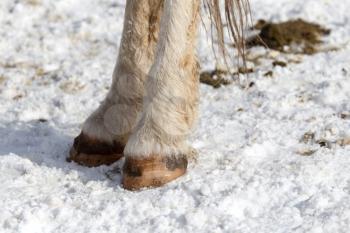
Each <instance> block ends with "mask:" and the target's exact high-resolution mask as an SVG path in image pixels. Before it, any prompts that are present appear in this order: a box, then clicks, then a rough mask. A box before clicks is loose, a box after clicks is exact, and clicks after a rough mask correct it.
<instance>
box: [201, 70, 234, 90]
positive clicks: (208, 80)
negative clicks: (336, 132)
mask: <svg viewBox="0 0 350 233" xmlns="http://www.w3.org/2000/svg"><path fill="white" fill-rule="evenodd" d="M227 75H228V72H227V71H222V70H218V69H215V70H213V71H203V72H202V73H201V74H200V82H201V83H204V84H207V85H210V86H212V87H214V88H219V87H221V86H225V85H229V84H230V83H232V80H230V79H227V78H226V77H225V76H227Z"/></svg>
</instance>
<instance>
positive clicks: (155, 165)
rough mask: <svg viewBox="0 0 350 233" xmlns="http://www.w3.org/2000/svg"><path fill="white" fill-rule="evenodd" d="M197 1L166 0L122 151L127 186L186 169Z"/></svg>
mask: <svg viewBox="0 0 350 233" xmlns="http://www.w3.org/2000/svg"><path fill="white" fill-rule="evenodd" d="M199 5H200V0H165V1H164V9H163V14H162V17H161V22H160V32H159V41H158V44H157V49H156V54H155V61H154V63H153V65H152V67H151V70H150V72H149V77H148V79H147V82H146V95H145V97H144V106H143V111H142V116H141V119H140V121H139V122H138V124H137V126H136V128H135V130H134V131H133V133H132V134H131V136H130V138H129V140H128V142H127V144H126V147H125V150H124V155H125V164H124V167H123V181H122V182H123V186H124V188H126V189H130V190H137V189H140V188H143V187H155V186H161V185H164V184H165V183H168V182H170V181H171V180H174V179H176V178H177V177H179V176H181V175H183V174H184V173H185V172H186V169H187V156H188V154H189V146H188V145H187V143H186V139H187V136H188V134H189V133H190V130H191V127H192V125H193V123H194V121H195V119H196V115H197V105H198V85H199V77H198V67H197V66H198V65H197V60H196V55H195V43H196V34H197V24H198V19H199Z"/></svg>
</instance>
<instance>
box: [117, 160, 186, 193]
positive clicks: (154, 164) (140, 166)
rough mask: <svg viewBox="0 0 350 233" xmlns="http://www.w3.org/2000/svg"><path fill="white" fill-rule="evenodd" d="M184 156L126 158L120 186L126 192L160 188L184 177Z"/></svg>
mask: <svg viewBox="0 0 350 233" xmlns="http://www.w3.org/2000/svg"><path fill="white" fill-rule="evenodd" d="M187 163H188V162H187V158H186V156H170V157H169V156H167V157H164V156H147V157H138V158H135V157H126V159H125V164H124V167H123V178H122V185H123V187H124V188H125V189H128V190H139V189H142V188H149V187H160V186H163V185H164V184H166V183H169V182H170V181H172V180H175V179H176V178H178V177H180V176H182V175H184V174H185V173H186V170H187Z"/></svg>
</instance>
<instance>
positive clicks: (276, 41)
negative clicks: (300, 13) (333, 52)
mask: <svg viewBox="0 0 350 233" xmlns="http://www.w3.org/2000/svg"><path fill="white" fill-rule="evenodd" d="M254 29H257V30H260V33H259V35H257V36H254V37H252V38H250V39H249V40H248V41H247V45H248V47H252V46H258V45H259V46H260V45H262V46H267V47H268V48H270V49H274V50H278V51H281V52H287V53H303V54H314V53H316V52H317V51H318V49H317V46H318V45H319V44H321V43H322V40H321V38H322V36H325V35H329V34H330V32H331V31H330V30H329V29H326V28H324V27H322V26H320V25H318V24H315V23H309V22H306V21H304V20H302V19H297V20H290V21H286V22H282V23H270V22H266V21H265V20H259V21H258V23H257V24H256V25H255V26H254Z"/></svg>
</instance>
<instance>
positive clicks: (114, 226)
mask: <svg viewBox="0 0 350 233" xmlns="http://www.w3.org/2000/svg"><path fill="white" fill-rule="evenodd" d="M124 5H125V3H124V1H117V0H55V1H50V0H16V1H13V0H1V1H0V37H1V40H0V101H1V102H0V103H1V104H0V136H1V138H0V183H1V185H0V232H1V233H7V232H16V233H19V232H23V233H32V232H33V233H40V232H44V233H47V232H62V233H63V232H64V233H70V232H71V233H79V232H84V233H89V232H259V233H264V232H266V233H271V232H281V233H282V232H283V233H284V232H310V233H321V232H332V233H334V232H344V233H345V232H350V146H349V145H347V146H346V145H343V146H341V145H340V144H337V143H336V142H337V141H338V140H340V139H342V138H346V137H348V136H349V134H350V119H349V118H350V117H346V116H347V113H348V112H349V111H350V102H349V99H350V61H349V60H350V45H349V38H350V14H349V9H350V1H348V0H278V1H277V0H264V1H260V0H251V5H252V8H253V17H254V19H255V20H257V19H260V18H264V19H266V20H272V21H274V22H279V21H283V20H287V19H293V18H298V17H302V18H303V19H306V20H309V21H313V22H318V23H320V24H322V25H324V26H326V27H328V28H330V29H331V30H332V33H331V35H330V36H329V37H327V38H326V39H325V40H326V42H327V44H329V45H332V46H336V47H338V50H337V51H329V52H322V53H318V54H315V55H313V56H298V59H300V57H301V61H302V62H301V63H299V64H289V65H288V66H287V67H285V68H282V67H275V68H272V67H271V65H270V66H269V64H267V65H266V66H262V68H259V67H257V68H256V72H255V73H254V74H251V75H250V77H249V80H250V81H254V83H255V85H254V86H253V87H251V88H249V89H243V88H241V87H240V86H239V85H236V84H233V85H230V86H227V87H222V88H220V89H213V88H211V87H209V86H205V85H202V86H201V96H202V99H201V106H200V110H201V116H200V117H201V118H200V120H199V123H198V126H197V128H196V131H195V133H194V134H193V136H192V137H191V141H192V143H193V145H194V146H195V147H196V148H197V149H198V151H199V153H200V157H199V158H198V161H197V163H196V164H192V165H191V167H190V169H189V172H188V174H187V175H186V176H184V177H182V178H180V179H178V180H177V181H175V182H172V183H170V184H168V185H166V186H165V187H161V188H157V189H151V190H145V191H142V192H129V191H126V190H123V189H122V188H121V185H120V179H121V175H120V168H121V166H122V162H123V161H120V162H118V163H116V164H114V165H112V166H110V167H107V166H103V167H99V168H85V167H81V166H78V165H76V164H74V163H67V162H66V161H65V157H66V155H67V153H68V150H69V148H70V146H71V143H72V140H73V138H74V136H76V135H77V133H79V131H80V127H81V123H82V122H83V121H84V119H85V118H86V117H87V116H88V115H89V113H91V112H92V111H93V110H94V109H95V108H96V107H97V106H98V104H99V102H100V101H101V100H102V99H103V98H104V96H105V94H106V92H107V90H108V87H109V85H110V82H111V80H110V77H111V74H112V71H113V66H114V62H115V58H116V54H117V50H118V46H119V40H120V36H121V30H122V21H123V7H124ZM199 44H200V45H199V48H198V51H199V55H200V59H201V61H202V67H203V69H208V68H210V67H214V66H215V60H214V56H213V54H212V50H211V47H210V45H211V42H210V40H209V39H208V37H207V36H205V35H204V30H202V36H201V39H200V43H199ZM256 52H257V53H259V52H262V53H266V50H265V49H256ZM275 55H276V56H277V58H281V59H284V57H283V56H282V55H281V54H275ZM269 69H273V73H274V75H273V77H271V78H268V77H264V75H263V74H264V73H266V71H268V70H269ZM341 116H343V117H341ZM344 116H345V117H344ZM308 132H311V133H313V134H314V135H315V140H316V139H317V140H319V139H322V140H326V141H327V146H326V147H321V146H319V144H317V143H313V142H303V141H301V140H300V139H301V138H302V137H303V135H304V134H305V133H308ZM304 141H305V140H304ZM308 150H309V151H312V152H314V153H313V154H311V155H309V156H302V155H301V154H303V153H302V151H308ZM304 154H305V153H304Z"/></svg>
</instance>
